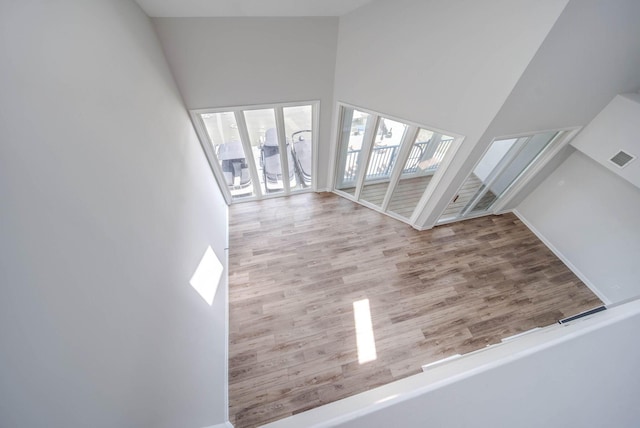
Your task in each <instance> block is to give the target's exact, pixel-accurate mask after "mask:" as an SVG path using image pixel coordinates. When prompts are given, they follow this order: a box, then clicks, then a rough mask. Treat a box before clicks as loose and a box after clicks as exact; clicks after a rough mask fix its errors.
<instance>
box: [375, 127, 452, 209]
mask: <svg viewBox="0 0 640 428" xmlns="http://www.w3.org/2000/svg"><path fill="white" fill-rule="evenodd" d="M452 143H453V137H451V136H448V135H442V134H438V133H435V132H433V131H430V130H428V129H420V131H419V132H418V136H417V138H416V139H415V141H414V142H413V145H412V147H411V150H410V152H409V157H408V158H407V161H406V163H405V164H404V168H403V169H402V173H401V175H400V180H399V181H398V184H397V185H396V187H395V189H394V191H393V194H392V195H391V199H390V201H389V205H388V208H387V210H388V211H390V212H393V213H395V214H397V215H399V216H401V217H404V218H406V219H409V218H411V215H412V214H413V211H414V210H415V209H416V206H417V205H418V202H420V199H421V198H422V195H423V194H424V192H425V191H426V190H427V187H428V186H429V184H430V183H431V179H432V178H433V175H434V174H435V173H436V171H438V169H439V168H440V165H441V164H442V161H443V160H444V157H445V155H446V154H447V152H448V151H449V149H450V148H451V146H452Z"/></svg>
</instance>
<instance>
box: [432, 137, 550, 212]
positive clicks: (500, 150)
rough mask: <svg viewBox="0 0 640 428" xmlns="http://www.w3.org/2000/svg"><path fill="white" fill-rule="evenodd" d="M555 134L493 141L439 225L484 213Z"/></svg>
mask: <svg viewBox="0 0 640 428" xmlns="http://www.w3.org/2000/svg"><path fill="white" fill-rule="evenodd" d="M557 134H558V133H557V132H546V133H541V134H536V135H533V136H528V137H520V138H510V139H503V140H495V141H494V142H493V143H492V144H491V146H490V147H489V150H487V152H486V153H485V154H484V156H483V157H482V159H481V160H480V162H478V164H477V165H476V167H475V168H474V170H473V171H472V173H471V174H470V175H469V177H468V178H467V179H466V180H465V182H464V183H463V184H462V186H461V187H460V190H458V194H457V195H456V197H455V198H454V199H453V201H451V203H450V204H449V206H448V207H447V209H446V210H445V211H444V212H443V214H442V216H441V217H440V220H439V222H443V221H450V220H455V219H458V218H465V217H471V216H477V215H481V214H483V213H488V212H489V210H490V209H491V207H492V206H493V205H494V203H495V202H496V201H498V199H499V198H500V196H502V195H503V194H504V193H505V192H506V191H507V189H508V188H509V187H510V186H511V185H512V184H513V183H515V182H516V181H517V180H518V179H519V178H520V176H522V174H523V173H524V172H525V171H526V170H527V168H528V167H529V166H530V165H531V164H532V163H533V162H534V161H535V160H536V159H537V158H538V156H539V155H540V154H541V153H542V152H543V151H544V149H545V148H547V147H548V146H549V143H550V142H551V141H553V140H554V137H555V136H556V135H557Z"/></svg>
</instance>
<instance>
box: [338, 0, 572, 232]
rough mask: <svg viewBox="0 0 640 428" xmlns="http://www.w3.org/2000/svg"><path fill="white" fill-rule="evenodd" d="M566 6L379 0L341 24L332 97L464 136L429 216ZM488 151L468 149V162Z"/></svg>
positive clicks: (495, 0) (558, 1)
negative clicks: (469, 158) (471, 158)
mask: <svg viewBox="0 0 640 428" xmlns="http://www.w3.org/2000/svg"><path fill="white" fill-rule="evenodd" d="M566 3H567V2H566V1H564V0H545V1H533V0H531V1H530V0H522V1H516V2H514V1H509V0H490V1H482V2H470V1H464V0H454V1H451V0H433V1H422V0H397V1H380V0H379V1H374V2H372V3H370V4H369V5H366V6H364V7H362V8H360V9H357V10H355V11H354V12H351V13H350V14H348V15H346V16H343V17H341V18H340V34H339V39H338V55H337V64H336V80H335V82H336V83H335V98H336V100H337V101H344V102H347V103H350V104H354V105H359V106H362V107H365V108H369V109H372V110H375V111H379V112H382V113H386V114H390V115H393V116H396V117H400V118H404V119H407V120H410V121H414V122H417V123H421V124H425V125H430V126H433V127H436V128H440V129H442V130H445V131H450V132H453V133H457V134H461V135H464V136H466V139H465V141H464V143H463V145H462V147H461V149H460V150H459V152H458V155H457V156H456V159H455V160H454V162H453V163H452V165H451V167H450V168H449V170H448V171H447V173H446V174H445V175H444V176H443V180H442V181H441V182H440V185H439V187H438V188H437V189H436V191H435V192H434V195H433V197H432V200H431V202H430V203H429V205H427V211H431V210H432V209H434V207H436V205H437V204H436V202H438V200H439V199H440V198H441V196H442V194H443V191H444V190H445V189H446V188H447V186H448V185H449V183H450V182H451V180H452V179H454V178H455V177H456V174H458V173H459V168H460V166H461V165H462V163H463V162H464V160H465V159H467V158H468V156H469V155H470V154H471V153H472V151H473V149H474V148H475V147H476V144H477V143H478V139H479V138H480V136H481V135H482V134H483V132H484V131H485V129H486V128H487V126H488V125H489V124H490V122H491V120H492V119H493V117H494V116H495V115H496V113H497V112H498V110H499V109H500V107H501V106H502V103H503V102H504V100H505V99H506V98H507V96H508V95H509V93H510V92H511V90H512V89H513V87H514V85H515V84H516V82H517V81H518V79H519V78H520V76H521V74H522V73H523V71H524V70H525V68H526V66H527V64H528V63H529V61H530V60H531V58H532V57H533V55H534V54H535V52H536V50H537V49H538V47H539V46H540V44H541V43H542V41H543V40H544V37H545V36H546V34H547V33H548V32H549V30H550V29H551V27H552V25H553V23H554V22H555V20H556V18H557V17H558V16H559V15H560V13H561V11H562V9H563V8H564V6H565V5H566ZM487 145H488V142H487V143H486V144H484V146H483V147H479V148H478V149H477V150H476V151H475V152H474V155H475V156H474V162H475V161H477V160H478V159H479V157H480V155H481V154H482V152H483V151H484V150H485V149H486V147H487ZM469 171H470V169H467V170H466V171H464V174H462V176H461V177H460V178H459V179H460V180H463V179H464V177H465V176H466V175H467V173H468V172H469ZM451 196H453V195H451ZM449 200H450V198H447V200H445V201H442V203H441V205H442V206H441V208H444V207H445V206H446V205H447V204H448V202H449ZM422 220H424V218H422V219H421V220H419V221H422ZM432 221H433V222H435V219H432Z"/></svg>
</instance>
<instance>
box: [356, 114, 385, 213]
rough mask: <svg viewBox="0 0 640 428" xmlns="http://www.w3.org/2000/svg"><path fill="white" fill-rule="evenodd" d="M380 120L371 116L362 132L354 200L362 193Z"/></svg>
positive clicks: (376, 116)
mask: <svg viewBox="0 0 640 428" xmlns="http://www.w3.org/2000/svg"><path fill="white" fill-rule="evenodd" d="M381 120H382V118H381V117H380V116H378V115H375V114H372V115H371V116H369V119H368V120H367V127H366V128H365V130H364V135H363V136H362V147H361V148H360V153H359V159H358V177H357V179H356V189H355V192H354V198H355V199H356V201H357V200H359V199H360V193H362V186H363V185H364V180H365V177H366V176H367V169H368V168H369V157H370V156H371V149H372V148H373V142H374V140H375V137H376V130H377V129H378V122H379V121H381Z"/></svg>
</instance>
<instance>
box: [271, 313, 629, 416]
mask: <svg viewBox="0 0 640 428" xmlns="http://www.w3.org/2000/svg"><path fill="white" fill-rule="evenodd" d="M639 327H640V302H633V303H631V304H627V305H624V306H621V307H617V308H614V309H611V310H607V311H605V312H601V313H598V314H597V315H595V316H593V317H591V318H590V319H584V320H581V321H579V322H574V323H572V324H569V325H565V326H555V327H551V328H547V329H544V330H541V331H537V332H534V333H531V334H529V335H527V336H523V337H520V338H518V339H514V340H512V341H510V342H508V343H505V344H503V345H499V346H496V347H492V348H489V349H487V350H484V351H480V352H477V353H475V354H470V355H467V356H465V357H463V358H460V359H458V360H455V361H452V362H448V363H446V364H443V365H441V366H439V367H436V368H433V369H430V370H428V371H427V372H425V373H421V374H419V375H415V376H411V377H409V378H405V379H402V380H400V381H397V382H394V383H392V384H389V385H385V386H382V387H380V388H377V389H374V390H371V391H368V392H366V393H363V394H359V395H357V396H353V397H349V398H346V399H344V400H340V401H337V402H335V403H331V404H328V405H326V406H324V407H320V408H316V409H313V410H310V411H308V412H305V413H301V414H298V415H294V416H292V417H290V418H288V419H283V420H281V421H277V422H274V423H272V424H269V425H267V426H268V427H269V428H294V427H302V426H304V427H309V428H311V427H314V428H319V427H340V428H352V427H353V428H356V427H357V428H359V427H368V428H378V427H380V428H386V427H394V426H396V427H403V428H414V427H415V428H419V427H420V428H422V427H447V428H463V427H469V428H470V427H496V428H502V427H504V428H511V427H522V428H529V427H530V428H538V427H550V428H561V427H585V428H599V427H605V426H611V427H619V428H633V427H637V426H638V420H640V407H639V406H638V405H637V397H638V394H640V369H639V367H638V364H637V362H638V360H639V359H640V345H638V343H637V341H634V340H631V339H630V338H633V337H635V335H636V334H637V331H638V328H639Z"/></svg>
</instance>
